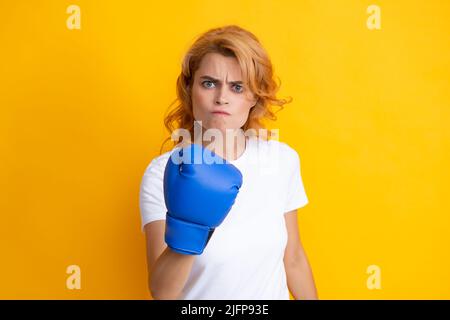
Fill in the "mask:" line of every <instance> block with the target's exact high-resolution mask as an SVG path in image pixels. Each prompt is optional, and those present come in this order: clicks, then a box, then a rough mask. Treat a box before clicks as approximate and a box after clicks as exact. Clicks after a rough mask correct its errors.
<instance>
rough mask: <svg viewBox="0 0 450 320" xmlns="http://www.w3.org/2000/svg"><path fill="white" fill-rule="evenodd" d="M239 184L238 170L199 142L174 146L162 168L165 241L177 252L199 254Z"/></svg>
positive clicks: (233, 197)
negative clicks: (163, 169)
mask: <svg viewBox="0 0 450 320" xmlns="http://www.w3.org/2000/svg"><path fill="white" fill-rule="evenodd" d="M211 159H217V160H218V161H216V163H211V162H212V161H211ZM241 186H242V174H241V172H240V171H239V170H238V169H237V168H236V167H235V166H234V165H232V164H231V163H229V162H227V161H226V160H225V159H222V158H220V157H219V156H217V155H215V153H214V152H213V151H210V150H209V149H207V148H204V147H203V146H201V145H199V144H190V145H189V146H187V147H184V148H182V149H176V150H175V151H174V152H173V153H172V154H171V156H170V157H169V160H168V162H167V165H166V168H165V171H164V200H165V203H166V207H167V214H166V229H165V235H164V240H165V241H166V243H167V245H168V246H169V247H170V248H171V249H172V250H173V251H175V252H178V253H182V254H191V255H199V254H202V252H203V250H204V248H205V247H206V245H207V244H208V242H209V239H210V238H211V236H212V234H213V232H214V230H215V228H216V227H217V226H219V225H220V224H221V223H222V222H223V220H224V219H225V217H226V216H227V214H228V212H229V211H230V210H231V207H232V206H233V204H234V201H235V199H236V196H237V194H238V192H239V189H240V188H241Z"/></svg>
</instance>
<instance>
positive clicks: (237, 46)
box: [140, 25, 317, 300]
mask: <svg viewBox="0 0 450 320" xmlns="http://www.w3.org/2000/svg"><path fill="white" fill-rule="evenodd" d="M277 90H278V85H277V84H276V83H275V81H274V80H273V70H272V64H271V62H270V59H269V57H268V55H267V53H266V51H265V50H264V49H263V47H262V46H261V44H260V42H259V41H258V39H257V38H256V37H255V36H254V35H253V34H252V33H250V32H249V31H247V30H245V29H242V28H240V27H238V26H235V25H231V26H225V27H221V28H215V29H211V30H209V31H207V32H206V33H204V34H202V35H201V36H200V37H198V38H197V39H196V41H195V42H194V44H193V45H192V46H191V48H190V49H189V50H188V52H187V53H186V55H185V57H184V60H183V63H182V70H181V74H180V75H179V77H178V80H177V96H178V99H177V100H178V101H179V105H178V106H177V107H176V108H175V109H173V110H172V111H171V112H170V113H169V114H168V115H167V116H166V118H165V125H166V127H167V129H168V130H169V131H170V132H173V131H174V129H184V131H185V132H187V133H189V134H190V136H189V137H186V136H183V141H182V143H180V144H179V145H178V146H175V148H174V149H173V150H180V148H181V147H182V146H183V145H184V146H186V145H189V144H191V145H197V144H199V145H201V146H202V147H204V148H207V149H208V150H212V151H213V152H214V154H216V155H218V156H219V157H221V158H222V159H224V160H225V161H226V162H227V164H228V165H230V166H232V167H233V168H232V169H233V170H234V168H237V169H238V171H239V172H240V174H241V177H242V185H239V186H240V188H239V192H238V194H237V196H236V197H235V199H234V202H233V203H232V206H231V208H228V209H227V210H226V212H222V213H223V219H222V220H223V221H220V223H218V225H217V226H216V228H215V229H214V233H213V234H212V232H210V234H209V238H208V239H207V242H206V246H203V247H202V248H201V250H200V251H197V252H196V253H193V252H189V251H183V250H177V249H175V248H174V246H173V245H171V244H173V243H170V242H169V241H168V235H167V232H168V228H170V230H172V229H173V230H175V228H174V227H173V226H172V225H169V222H168V220H169V218H171V217H170V216H169V212H168V208H167V205H166V201H167V197H168V195H167V190H166V189H168V188H169V186H168V184H169V183H171V184H172V182H168V181H166V179H167V178H165V169H166V167H167V164H168V161H169V159H170V156H171V154H173V152H174V151H173V150H171V151H169V152H166V153H164V154H162V155H160V156H159V157H156V158H155V159H153V160H152V161H151V163H150V164H149V165H148V167H147V168H146V171H145V173H144V176H143V178H142V182H141V190H140V210H141V218H142V229H143V231H144V232H145V235H146V240H147V260H148V271H149V282H148V286H149V289H150V292H151V294H152V296H153V298H154V299H233V300H235V299H289V291H290V292H291V294H292V295H293V297H294V298H295V299H317V292H316V288H315V284H314V279H313V275H312V271H311V268H310V265H309V262H308V259H307V256H306V254H305V250H304V248H303V246H302V244H301V241H300V237H299V231H298V225H297V209H298V208H301V207H303V206H305V205H306V204H307V203H308V198H307V196H306V193H305V190H304V187H303V183H302V178H301V173H300V158H299V156H298V154H297V152H296V151H295V150H294V149H292V148H291V147H289V146H288V145H287V144H286V143H282V142H279V141H277V140H275V139H270V138H271V137H272V138H273V135H272V134H271V132H270V131H269V133H268V132H267V131H264V130H261V129H263V128H264V126H263V121H264V119H265V118H266V119H267V118H268V119H272V120H274V119H276V118H275V114H274V112H273V111H272V110H271V106H279V107H281V108H282V106H283V105H284V104H286V103H287V102H288V101H287V100H282V99H277V98H276V97H275V93H276V91H277ZM198 129H200V131H203V132H208V130H215V131H214V132H216V133H217V131H218V132H219V133H223V135H222V136H220V135H219V136H220V138H222V139H223V140H221V139H219V138H217V137H218V136H215V138H214V142H215V143H211V140H213V139H211V135H209V137H208V138H207V139H206V138H205V136H206V135H205V134H203V135H201V138H200V139H198V135H197V137H195V133H196V132H197V133H198ZM196 130H197V131H196ZM230 133H231V134H230ZM192 137H194V139H192ZM169 139H170V138H169ZM219 140H221V141H219ZM177 148H178V149H177ZM233 174H234V173H233ZM194 179H195V177H194ZM210 180H211V181H207V182H206V183H211V184H214V183H217V181H216V180H217V177H213V176H211V179H210ZM194 182H196V181H194ZM165 184H166V185H165ZM171 188H172V191H171V192H172V195H171V197H172V198H174V199H175V200H170V201H177V199H176V195H177V193H178V195H180V197H179V201H187V202H189V201H190V200H189V199H192V198H195V201H197V202H195V203H198V204H199V206H200V207H201V206H202V202H201V201H208V200H209V199H208V198H209V196H208V194H202V193H201V192H197V193H196V191H195V190H193V189H192V188H184V189H182V188H179V189H180V190H175V187H173V186H171ZM210 189H214V186H213V187H212V188H210ZM186 192H189V194H188V196H184V197H183V195H186ZM213 192H214V191H213ZM165 197H166V199H165ZM181 199H183V200H181ZM165 200H166V201H165ZM193 203H194V202H189V203H187V204H186V205H184V208H186V209H185V210H186V211H185V212H183V213H186V212H187V211H189V210H194V209H196V208H194V209H193V207H197V206H196V205H193ZM177 205H178V204H177ZM182 205H183V204H182ZM182 205H181V206H178V207H181V208H183V206H182ZM171 206H172V205H171ZM172 207H173V206H172ZM199 209H200V210H199V211H201V209H202V208H199ZM171 210H173V209H172V208H171ZM181 210H182V209H181ZM182 211H183V210H182ZM199 214H203V215H207V214H208V213H207V212H201V213H199ZM207 218H208V217H207ZM188 220H189V219H188ZM219 220H220V219H219ZM166 223H167V224H166ZM173 230H172V231H173ZM172 231H170V232H171V236H173V235H174V234H175V236H178V235H179V234H176V232H175V231H173V232H172ZM183 239H184V240H185V238H183ZM184 240H183V241H184ZM183 241H179V242H181V244H184V242H183ZM168 243H169V245H168Z"/></svg>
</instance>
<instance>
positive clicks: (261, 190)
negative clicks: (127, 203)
mask: <svg viewBox="0 0 450 320" xmlns="http://www.w3.org/2000/svg"><path fill="white" fill-rule="evenodd" d="M171 152H172V151H169V152H166V153H164V154H162V155H161V156H159V157H157V158H155V159H153V160H152V161H151V163H150V164H149V165H148V167H147V169H146V170H145V173H144V176H143V178H142V182H141V189H140V196H139V200H140V210H141V220H142V225H141V226H142V229H143V228H144V226H145V225H146V224H147V223H149V222H152V221H155V220H164V219H165V217H166V211H167V210H166V206H165V203H164V193H163V176H164V169H165V166H166V163H167V160H168V159H169V157H170V154H171ZM230 163H232V164H233V165H235V166H236V167H237V168H238V169H239V170H240V171H241V173H242V176H243V183H242V187H241V189H240V190H239V193H238V195H237V197H236V200H235V203H234V205H233V207H232V208H231V210H230V212H229V213H228V215H227V216H226V217H225V219H224V221H223V223H222V224H221V225H219V226H218V227H217V228H216V229H215V231H214V233H213V235H212V237H211V239H210V241H209V243H208V244H207V246H206V247H205V249H204V251H203V253H202V254H201V255H198V256H196V258H195V261H194V263H193V267H192V270H191V272H190V274H189V277H188V280H187V282H186V285H185V287H184V289H183V291H182V293H181V295H180V297H179V299H194V300H201V299H214V300H222V299H227V300H228V299H229V300H243V299H249V300H250V299H268V300H274V299H286V300H289V290H288V287H287V280H286V271H285V268H284V263H283V257H284V251H285V248H286V244H287V230H286V224H285V219H284V213H286V212H289V211H292V210H295V209H297V208H300V207H303V206H305V205H306V204H307V203H308V198H307V196H306V193H305V190H304V187H303V182H302V178H301V172H300V158H299V156H298V154H297V152H296V151H295V150H294V149H292V148H291V147H289V146H288V145H287V144H286V143H283V142H279V141H276V140H269V141H266V140H263V139H260V138H256V137H252V138H247V145H246V148H245V151H244V153H243V154H242V155H241V156H240V157H239V158H238V159H236V160H234V161H230Z"/></svg>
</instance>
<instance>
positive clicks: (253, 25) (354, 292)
mask: <svg viewBox="0 0 450 320" xmlns="http://www.w3.org/2000/svg"><path fill="white" fill-rule="evenodd" d="M71 4H76V5H78V6H79V7H80V9H81V30H69V29H68V28H67V26H66V20H67V18H68V17H69V14H67V13H66V9H67V7H68V6H69V5H71ZM371 4H376V5H378V6H379V7H380V9H381V30H369V29H368V28H367V26H366V21H367V19H368V18H369V16H370V14H368V13H367V12H366V10H367V7H368V6H369V5H371ZM449 13H450V2H449V1H445V0H443V1H438V0H433V1H431V0H430V1H400V0H396V1H384V0H383V1H375V2H372V1H356V0H353V1H350V0H348V1H331V0H330V1H261V0H255V1H237V2H226V1H177V2H175V3H174V2H173V1H151V2H150V1H126V2H124V1H87V0H86V1H56V0H55V1H8V2H7V1H2V2H1V4H0V46H1V50H0V107H1V108H0V112H1V113H0V139H1V140H0V143H1V149H0V150H1V158H0V159H1V161H0V168H1V171H0V172H1V179H0V183H1V184H0V194H1V196H0V199H1V200H0V212H1V224H0V240H1V241H0V253H1V261H0V298H2V299H12V298H21V299H46V298H54V299H80V298H83V299H92V298H99V299H147V298H149V294H148V290H147V271H146V261H145V243H144V235H143V233H141V232H140V217H139V206H138V192H139V184H140V181H141V177H142V175H143V172H144V170H145V168H146V166H147V165H148V163H149V162H150V161H151V159H152V158H153V157H155V156H157V155H158V151H159V147H160V144H161V142H162V141H163V139H164V138H165V137H166V136H167V133H166V132H165V130H164V128H163V124H162V120H163V115H164V112H165V110H166V108H167V106H168V105H169V104H170V103H171V102H172V101H173V99H174V98H175V81H176V77H177V75H178V73H179V71H180V62H181V58H182V56H183V53H184V52H185V50H187V48H188V47H189V45H190V44H191V42H192V40H193V39H194V37H195V36H197V35H198V34H200V33H202V32H204V31H206V30H207V29H209V28H211V27H216V26H220V25H224V24H231V23H234V24H238V25H240V26H242V27H244V28H248V29H249V30H250V31H252V32H254V33H255V34H256V35H257V37H258V38H259V39H260V40H261V42H262V44H263V45H264V46H265V47H266V49H267V51H268V52H269V54H270V56H271V58H272V62H273V64H274V66H275V72H276V74H277V76H279V77H280V79H281V81H282V87H281V91H280V96H281V97H283V96H292V97H293V99H294V100H293V103H291V104H289V105H287V106H286V109H285V110H283V111H282V112H280V113H279V114H278V115H279V120H278V121H277V122H276V123H275V124H273V125H271V127H276V128H279V129H280V140H281V141H284V142H287V143H288V144H289V145H291V146H292V147H293V148H295V149H296V150H297V151H298V153H299V154H300V156H301V159H302V176H303V181H304V184H305V188H306V192H307V195H308V197H309V200H310V203H309V205H307V206H306V207H304V208H302V209H301V210H300V211H299V226H300V233H301V238H302V241H303V243H304V246H305V248H306V250H307V253H308V256H309V258H310V263H311V265H312V268H313V272H314V276H315V279H316V284H317V288H318V292H319V297H320V298H322V299H394V298H395V299H401V298H406V299H431V298H437V299H442V298H445V299H449V298H450V253H449V251H450V250H449V245H450V218H449V212H450V200H449V192H448V188H449V187H450V186H449V183H448V182H449V179H450V172H449V164H450V129H449V120H450V110H449V107H450V98H449V92H450V86H449V78H450V65H449V57H450V43H449V35H450V32H449V31H450V22H449V20H448V15H449ZM73 264H74V265H78V266H80V268H81V290H68V289H67V288H66V279H67V277H68V276H69V275H68V274H66V268H67V267H68V266H69V265H73ZM370 265H377V266H379V267H380V270H381V285H382V288H381V289H379V290H369V289H368V288H367V286H366V281H367V278H368V277H369V275H368V274H367V272H366V271H367V268H368V266H370Z"/></svg>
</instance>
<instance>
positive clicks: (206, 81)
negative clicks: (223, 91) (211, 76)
mask: <svg viewBox="0 0 450 320" xmlns="http://www.w3.org/2000/svg"><path fill="white" fill-rule="evenodd" d="M205 84H214V82H212V81H209V80H205V81H203V82H202V86H203V87H205V88H212V87H210V86H207V85H205Z"/></svg>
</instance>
